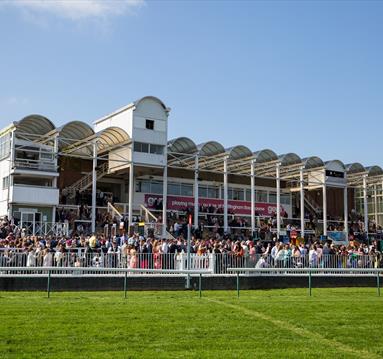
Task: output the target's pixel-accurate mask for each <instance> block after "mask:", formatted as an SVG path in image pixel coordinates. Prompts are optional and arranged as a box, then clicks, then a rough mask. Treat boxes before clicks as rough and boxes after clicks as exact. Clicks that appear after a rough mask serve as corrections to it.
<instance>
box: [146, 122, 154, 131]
mask: <svg viewBox="0 0 383 359" xmlns="http://www.w3.org/2000/svg"><path fill="white" fill-rule="evenodd" d="M146 129H147V130H154V121H153V120H146Z"/></svg>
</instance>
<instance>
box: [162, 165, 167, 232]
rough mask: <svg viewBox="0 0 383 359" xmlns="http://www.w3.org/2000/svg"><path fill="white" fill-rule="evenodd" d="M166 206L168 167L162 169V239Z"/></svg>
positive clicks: (165, 223) (165, 221)
mask: <svg viewBox="0 0 383 359" xmlns="http://www.w3.org/2000/svg"><path fill="white" fill-rule="evenodd" d="M167 206H168V166H167V165H166V166H165V167H164V176H163V187H162V237H163V238H166V225H167V211H166V210H167Z"/></svg>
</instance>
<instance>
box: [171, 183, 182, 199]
mask: <svg viewBox="0 0 383 359" xmlns="http://www.w3.org/2000/svg"><path fill="white" fill-rule="evenodd" d="M180 193H181V186H180V183H168V194H170V195H174V196H179V195H180Z"/></svg>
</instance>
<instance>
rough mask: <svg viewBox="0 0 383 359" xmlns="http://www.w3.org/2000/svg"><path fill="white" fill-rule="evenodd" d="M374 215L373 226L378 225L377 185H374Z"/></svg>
mask: <svg viewBox="0 0 383 359" xmlns="http://www.w3.org/2000/svg"><path fill="white" fill-rule="evenodd" d="M374 212H375V213H374V214H375V225H376V226H377V225H378V185H377V184H374Z"/></svg>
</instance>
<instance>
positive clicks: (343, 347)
mask: <svg viewBox="0 0 383 359" xmlns="http://www.w3.org/2000/svg"><path fill="white" fill-rule="evenodd" d="M204 299H205V300H207V301H209V302H212V303H216V304H220V305H223V306H226V307H228V308H231V309H235V310H240V311H242V312H243V313H245V314H247V315H250V316H252V317H254V318H257V319H261V320H263V321H265V322H269V323H271V324H272V325H274V326H276V327H279V328H281V329H284V330H286V329H287V330H289V331H291V332H292V333H294V334H296V335H299V336H301V337H304V338H307V339H315V340H316V341H318V342H321V343H322V344H324V345H330V346H331V345H332V346H334V347H335V348H336V349H337V350H340V351H342V352H344V353H346V354H351V355H353V356H356V357H359V358H369V359H375V358H376V359H382V357H381V356H380V355H377V354H375V353H372V352H370V351H368V350H363V349H357V348H353V347H351V346H349V345H347V344H344V343H341V342H339V341H337V340H335V339H327V338H325V337H324V336H322V335H320V334H318V333H314V332H312V331H310V330H308V329H305V328H301V327H297V326H295V325H293V324H291V323H289V322H288V321H285V320H280V319H276V318H273V317H272V316H270V315H267V314H265V313H262V312H260V311H257V310H254V309H248V308H244V307H242V306H240V305H238V304H235V305H234V304H230V303H227V302H224V301H221V300H218V299H212V298H206V297H205V298H204Z"/></svg>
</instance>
